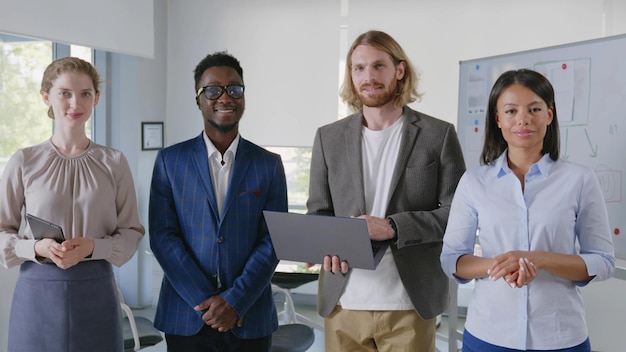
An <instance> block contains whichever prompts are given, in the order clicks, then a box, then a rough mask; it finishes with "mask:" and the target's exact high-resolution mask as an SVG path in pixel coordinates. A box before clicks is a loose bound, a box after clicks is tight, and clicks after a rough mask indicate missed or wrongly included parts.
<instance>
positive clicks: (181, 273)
mask: <svg viewBox="0 0 626 352" xmlns="http://www.w3.org/2000/svg"><path fill="white" fill-rule="evenodd" d="M194 78H195V91H196V104H197V106H198V108H199V109H200V111H201V112H202V116H203V120H204V131H203V132H202V133H201V134H200V135H199V136H197V137H195V138H192V139H190V140H187V141H184V142H182V143H179V144H176V145H173V146H170V147H167V148H165V149H163V150H161V151H159V153H158V155H157V158H156V161H155V165H154V171H153V175H152V185H151V189H150V210H149V233H150V246H151V248H152V251H153V252H154V255H155V257H156V259H157V260H158V262H159V264H160V265H161V267H162V268H163V272H164V277H163V282H162V285H161V293H160V296H159V302H158V306H157V311H156V316H155V323H154V325H155V327H157V328H158V329H159V330H161V331H164V332H165V338H166V341H167V345H168V347H167V348H168V352H179V351H180V352H194V351H198V352H200V351H202V352H206V351H269V349H270V345H271V335H272V332H273V331H275V330H276V329H277V327H278V321H277V317H276V308H275V306H274V300H273V296H272V292H271V285H270V280H271V278H272V275H273V272H274V269H275V268H276V265H277V263H278V259H277V258H276V254H275V253H274V249H273V247H272V243H271V240H270V237H269V234H268V231H267V226H266V225H265V221H264V219H263V210H275V211H287V186H286V181H285V172H284V169H283V164H282V161H281V158H280V156H279V155H277V154H274V153H270V152H269V151H267V150H265V149H263V148H261V147H259V146H257V145H255V144H253V143H251V142H249V141H247V140H245V139H243V138H242V137H241V136H240V135H239V131H238V126H239V121H240V119H241V117H242V115H243V112H244V108H245V98H244V90H245V87H244V83H243V70H242V68H241V66H240V64H239V61H238V60H237V59H236V58H234V57H233V56H231V55H230V54H228V53H225V52H218V53H214V54H210V55H208V56H207V57H205V58H204V59H203V60H202V61H201V62H200V63H199V64H198V66H197V67H196V69H195V71H194Z"/></svg>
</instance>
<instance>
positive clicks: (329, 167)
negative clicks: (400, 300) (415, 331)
mask: <svg viewBox="0 0 626 352" xmlns="http://www.w3.org/2000/svg"><path fill="white" fill-rule="evenodd" d="M403 116H404V117H405V124H404V127H403V130H402V145H401V146H400V153H399V155H398V161H397V162H396V166H395V169H394V170H393V176H392V180H391V199H390V201H389V205H388V206H387V217H391V218H392V219H393V220H394V222H395V223H396V225H397V228H398V241H397V243H395V244H394V243H392V244H391V250H392V253H393V256H394V259H395V262H396V265H397V266H398V271H399V273H400V278H401V280H402V284H403V285H404V287H405V288H406V290H407V292H408V294H409V296H410V298H411V301H412V302H413V305H414V306H415V309H416V311H417V313H418V314H419V315H420V316H421V317H422V318H423V319H431V318H433V317H435V316H437V315H438V314H441V313H442V312H443V311H444V310H445V309H446V308H447V306H448V301H449V295H448V278H447V277H446V275H445V274H444V273H443V271H442V269H441V263H440V261H439V255H440V254H441V248H442V245H443V234H444V230H445V228H446V223H447V221H448V214H449V212H450V204H451V203H452V197H453V195H454V191H455V189H456V186H457V183H458V181H459V179H460V178H461V175H462V174H463V172H465V162H464V160H463V154H462V152H461V146H460V144H459V141H458V138H457V135H456V132H455V130H454V126H453V125H452V124H450V123H448V122H445V121H442V120H439V119H436V118H434V117H431V116H428V115H425V114H422V113H420V112H417V111H414V110H412V109H410V108H408V107H406V106H405V107H404V109H403ZM362 119H363V115H362V113H360V112H359V113H356V114H353V115H351V116H348V117H346V118H344V119H341V120H339V121H337V122H334V123H331V124H329V125H326V126H322V127H320V128H319V129H318V130H317V133H316V136H315V141H314V143H313V155H312V159H311V176H310V177H311V178H310V186H309V199H308V201H307V209H308V213H310V214H321V215H330V216H359V215H363V214H365V196H364V194H363V189H364V188H363V172H362V170H363V160H362V154H361V128H362V126H363V124H362ZM390 171H391V170H390ZM348 275H350V271H349V272H348V273H347V274H345V275H342V274H335V275H333V274H331V273H326V272H324V271H323V270H322V272H321V274H320V278H319V287H318V312H319V314H320V315H321V316H323V317H326V316H328V315H329V314H330V313H331V312H332V310H333V309H334V308H335V306H336V305H337V303H338V302H339V298H340V296H341V294H342V292H343V288H344V286H345V284H346V281H347V278H348Z"/></svg>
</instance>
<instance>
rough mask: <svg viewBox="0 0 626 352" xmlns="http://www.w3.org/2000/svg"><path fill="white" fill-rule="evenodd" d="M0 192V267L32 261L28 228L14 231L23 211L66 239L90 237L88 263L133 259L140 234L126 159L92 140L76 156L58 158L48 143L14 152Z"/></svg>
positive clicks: (133, 188) (31, 244)
mask: <svg viewBox="0 0 626 352" xmlns="http://www.w3.org/2000/svg"><path fill="white" fill-rule="evenodd" d="M0 192H2V195H1V196H0V264H2V265H3V266H5V267H7V268H10V267H13V266H16V265H20V264H22V263H23V262H24V261H28V260H30V261H36V259H35V240H34V239H33V234H32V231H31V230H30V227H28V226H25V228H24V229H23V231H22V232H20V233H18V231H19V228H20V223H21V220H22V215H23V213H22V208H23V207H24V213H30V214H32V215H35V216H37V217H40V218H43V219H45V220H48V221H50V222H52V223H55V224H57V225H59V226H61V227H62V228H63V233H64V234H65V237H66V238H67V239H70V238H77V237H90V238H93V239H94V251H93V254H92V256H91V259H92V260H95V259H105V260H107V261H109V262H110V263H112V264H114V265H117V266H121V265H122V264H124V263H125V262H127V261H128V260H129V259H130V258H131V257H132V256H133V254H134V253H135V251H136V250H137V246H138V245H139V241H140V240H141V238H142V237H143V235H144V233H145V230H144V228H143V226H142V225H141V223H140V221H139V213H138V210H137V197H136V194H135V187H134V184H133V178H132V175H131V172H130V168H129V166H128V161H127V160H126V157H124V155H123V154H122V153H121V152H120V151H118V150H115V149H112V148H108V147H105V146H101V145H98V144H95V143H93V142H92V143H90V145H89V147H88V148H87V150H86V151H85V152H84V153H83V154H81V155H79V156H76V157H65V156H63V155H61V154H59V153H58V151H57V150H56V148H55V147H54V145H53V144H52V142H51V141H50V140H48V141H46V142H43V143H41V144H39V145H35V146H32V147H28V148H24V149H20V150H18V151H17V152H16V153H15V154H13V156H11V158H10V159H9V161H8V163H7V165H6V167H5V169H4V174H3V175H2V178H0Z"/></svg>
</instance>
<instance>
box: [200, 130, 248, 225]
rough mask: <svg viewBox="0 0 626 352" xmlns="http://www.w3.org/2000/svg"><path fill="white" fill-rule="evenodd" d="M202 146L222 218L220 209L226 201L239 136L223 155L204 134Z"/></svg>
mask: <svg viewBox="0 0 626 352" xmlns="http://www.w3.org/2000/svg"><path fill="white" fill-rule="evenodd" d="M202 135H203V137H204V144H206V150H207V154H208V155H209V169H210V172H211V180H213V190H214V191H215V198H216V199H215V200H216V201H217V209H218V211H219V213H220V216H222V207H223V206H224V200H225V199H226V192H227V191H228V185H229V184H230V173H231V171H232V169H233V164H234V163H235V155H237V146H239V138H240V136H239V134H237V137H235V139H234V140H233V141H232V143H230V145H229V146H228V149H226V152H225V153H224V155H222V153H220V152H219V151H218V150H217V148H215V145H214V144H213V142H211V140H210V139H209V137H208V136H207V135H206V132H204V133H203V134H202Z"/></svg>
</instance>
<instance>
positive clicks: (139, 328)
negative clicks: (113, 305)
mask: <svg viewBox="0 0 626 352" xmlns="http://www.w3.org/2000/svg"><path fill="white" fill-rule="evenodd" d="M117 292H118V295H119V298H120V306H121V308H122V313H123V315H124V321H123V322H122V329H123V336H124V352H131V351H139V350H140V349H142V348H144V347H148V346H153V345H156V344H157V343H159V342H161V341H163V336H162V335H161V332H160V331H159V330H158V329H157V328H155V327H154V326H153V325H152V321H150V319H148V318H144V317H135V315H134V314H133V311H132V310H131V309H130V307H129V306H128V305H127V304H126V303H125V302H124V297H123V296H122V291H121V290H120V288H119V286H118V287H117Z"/></svg>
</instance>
